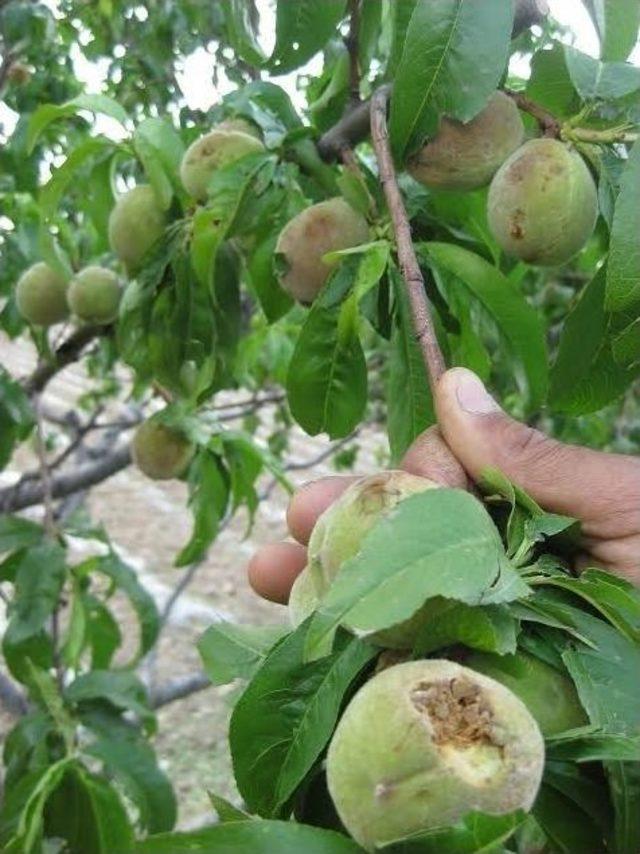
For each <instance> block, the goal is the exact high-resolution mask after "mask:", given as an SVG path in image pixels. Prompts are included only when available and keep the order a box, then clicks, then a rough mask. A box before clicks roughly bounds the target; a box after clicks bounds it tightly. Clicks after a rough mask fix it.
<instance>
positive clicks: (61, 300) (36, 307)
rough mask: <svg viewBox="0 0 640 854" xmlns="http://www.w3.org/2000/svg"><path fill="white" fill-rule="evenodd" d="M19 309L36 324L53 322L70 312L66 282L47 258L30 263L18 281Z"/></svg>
mask: <svg viewBox="0 0 640 854" xmlns="http://www.w3.org/2000/svg"><path fill="white" fill-rule="evenodd" d="M16 304H17V306H18V311H19V312H20V314H21V315H22V316H23V317H24V319H25V320H28V321H29V323H33V324H35V325H36V326H52V325H53V324H54V323H59V322H60V321H61V320H64V319H65V317H67V316H68V315H69V306H68V305H67V283H66V282H65V280H64V279H63V277H62V276H61V275H60V274H59V273H58V272H57V271H56V270H54V269H53V268H51V267H50V266H49V265H48V264H45V263H44V261H39V262H38V263H37V264H33V266H31V267H29V269H28V270H25V271H24V273H23V274H22V275H21V276H20V278H19V279H18V282H17V284H16Z"/></svg>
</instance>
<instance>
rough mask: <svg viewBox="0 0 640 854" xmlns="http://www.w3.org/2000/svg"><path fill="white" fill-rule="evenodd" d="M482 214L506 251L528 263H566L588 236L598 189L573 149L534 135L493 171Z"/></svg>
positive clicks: (593, 220)
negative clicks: (485, 210)
mask: <svg viewBox="0 0 640 854" xmlns="http://www.w3.org/2000/svg"><path fill="white" fill-rule="evenodd" d="M487 213H488V220H489V226H490V228H491V231H492V232H493V235H494V237H495V238H496V240H497V242H498V243H499V245H500V246H501V247H502V249H504V251H505V252H508V253H509V254H511V255H515V256H516V257H518V258H520V259H522V260H523V261H527V262H529V263H530V264H536V265H539V266H543V267H544V266H556V265H560V264H565V263H566V262H567V261H569V260H570V259H571V258H572V257H573V256H574V255H575V254H576V253H577V252H579V251H580V249H582V247H583V246H584V245H585V243H586V242H587V240H588V239H589V237H590V236H591V233H592V232H593V229H594V226H595V223H596V218H597V215H598V197H597V190H596V186H595V183H594V181H593V178H592V177H591V173H590V172H589V169H588V168H587V166H586V164H585V163H584V161H583V160H582V158H581V156H580V155H579V154H578V153H577V152H576V151H574V150H573V149H571V148H569V147H568V146H566V145H565V144H564V143H562V142H560V141H559V140H556V139H546V138H545V139H533V140H530V141H529V142H527V143H525V144H524V145H523V146H522V147H521V148H519V149H518V150H517V151H516V152H515V153H514V154H512V155H511V157H510V158H509V159H508V160H507V161H506V163H504V165H503V166H502V167H501V168H500V169H499V170H498V172H497V173H496V175H495V177H494V179H493V181H492V182H491V187H490V188H489V198H488V207H487ZM523 223H526V229H525V228H524V227H523Z"/></svg>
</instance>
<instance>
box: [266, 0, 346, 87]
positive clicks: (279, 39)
mask: <svg viewBox="0 0 640 854" xmlns="http://www.w3.org/2000/svg"><path fill="white" fill-rule="evenodd" d="M345 6H346V0H296V2H295V3H291V2H290V0H278V4H277V8H276V44H275V47H274V49H273V53H272V54H271V57H270V59H269V70H270V71H271V73H272V74H288V73H289V72H290V71H293V70H294V69H295V68H299V67H300V66H301V65H304V64H305V63H306V62H307V61H308V60H309V59H311V57H312V56H313V55H314V54H315V53H317V52H318V51H319V50H321V49H322V48H323V47H324V45H325V44H326V43H327V42H328V41H329V39H330V38H331V36H332V35H333V34H334V33H335V31H336V28H337V26H338V24H339V23H340V21H341V20H342V18H343V17H344V13H345Z"/></svg>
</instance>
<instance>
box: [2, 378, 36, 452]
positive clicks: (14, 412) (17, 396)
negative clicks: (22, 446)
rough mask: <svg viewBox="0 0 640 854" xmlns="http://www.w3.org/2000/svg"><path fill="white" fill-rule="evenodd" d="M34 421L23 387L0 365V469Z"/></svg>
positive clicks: (24, 437) (25, 435)
mask: <svg viewBox="0 0 640 854" xmlns="http://www.w3.org/2000/svg"><path fill="white" fill-rule="evenodd" d="M34 423H35V421H34V415H33V410H32V408H31V403H30V402H29V399H28V397H27V396H26V394H25V392H24V389H23V388H22V386H21V385H20V383H19V382H17V381H16V380H14V379H13V377H12V376H11V375H10V374H9V373H8V372H7V371H5V369H4V368H3V367H1V366H0V469H2V468H4V466H5V465H6V463H7V462H8V461H9V459H10V457H11V454H12V453H13V449H14V446H15V445H16V443H17V442H22V441H23V440H24V439H26V438H27V437H28V436H29V434H30V433H31V430H32V429H33V425H34Z"/></svg>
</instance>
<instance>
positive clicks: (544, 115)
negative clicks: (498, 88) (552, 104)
mask: <svg viewBox="0 0 640 854" xmlns="http://www.w3.org/2000/svg"><path fill="white" fill-rule="evenodd" d="M504 91H505V94H507V95H508V96H509V97H510V98H511V99H512V100H513V101H514V102H515V104H516V106H517V107H518V109H520V110H522V112H523V113H528V114H529V115H530V116H533V118H534V119H535V120H536V121H537V122H538V125H539V126H540V130H541V131H542V134H543V136H548V137H551V138H553V139H557V138H558V137H559V136H560V130H561V124H560V122H559V121H558V119H557V118H556V117H555V116H554V115H553V114H552V113H550V112H549V111H548V110H545V109H544V107H541V106H540V105H539V104H536V102H535V101H532V100H531V99H530V98H527V96H526V95H523V94H522V93H521V92H514V91H513V90H512V89H505V90H504Z"/></svg>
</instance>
